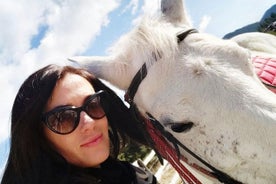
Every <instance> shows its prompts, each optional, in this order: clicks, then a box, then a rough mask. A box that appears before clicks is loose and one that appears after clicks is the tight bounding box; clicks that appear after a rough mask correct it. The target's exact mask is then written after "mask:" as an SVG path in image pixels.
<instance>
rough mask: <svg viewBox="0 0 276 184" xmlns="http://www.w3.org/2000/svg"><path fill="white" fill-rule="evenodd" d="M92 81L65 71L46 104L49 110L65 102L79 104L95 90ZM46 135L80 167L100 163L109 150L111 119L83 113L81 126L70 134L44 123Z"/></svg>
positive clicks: (95, 165)
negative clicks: (53, 129)
mask: <svg viewBox="0 0 276 184" xmlns="http://www.w3.org/2000/svg"><path fill="white" fill-rule="evenodd" d="M94 93H95V91H94V89H93V87H92V85H91V84H90V83H89V82H88V81H87V80H86V79H85V78H83V77H81V76H79V75H76V74H70V73H69V74H66V75H65V76H64V77H63V78H62V79H60V80H59V81H58V82H57V85H56V87H55V88H54V91H53V94H52V96H51V98H50V99H49V101H48V103H47V105H46V110H45V111H46V112H48V111H50V110H52V109H54V108H56V107H59V106H64V105H70V106H75V107H79V106H82V105H83V103H84V101H85V99H86V98H87V97H88V96H90V95H91V94H94ZM44 132H45V135H46V138H48V140H49V141H50V142H51V143H52V145H53V147H54V148H55V149H56V150H57V152H59V153H60V154H61V155H62V156H63V157H64V158H65V159H66V160H67V161H68V162H69V163H71V164H74V165H77V166H80V167H98V166H99V164H100V163H102V162H103V161H105V160H106V159H107V157H108V156H109V153H110V147H109V137H108V122H107V118H106V116H104V117H103V118H101V119H92V118H91V117H90V116H89V115H88V114H86V113H85V112H84V111H82V112H81V113H80V122H79V125H78V127H77V128H76V129H75V130H74V131H73V132H72V133H70V134H66V135H60V134H57V133H54V132H52V131H51V130H50V129H48V128H47V127H46V126H45V131H44Z"/></svg>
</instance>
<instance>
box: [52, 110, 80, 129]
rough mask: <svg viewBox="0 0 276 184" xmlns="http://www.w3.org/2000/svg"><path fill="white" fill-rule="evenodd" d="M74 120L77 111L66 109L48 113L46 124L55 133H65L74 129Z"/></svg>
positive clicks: (75, 119)
mask: <svg viewBox="0 0 276 184" xmlns="http://www.w3.org/2000/svg"><path fill="white" fill-rule="evenodd" d="M76 121H77V112H76V111H73V110H70V109H67V110H64V111H60V112H57V113H54V114H52V115H50V116H49V117H48V126H49V128H50V129H51V130H53V131H55V132H57V133H61V134H67V133H70V132H72V131H73V130H74V129H75V127H76Z"/></svg>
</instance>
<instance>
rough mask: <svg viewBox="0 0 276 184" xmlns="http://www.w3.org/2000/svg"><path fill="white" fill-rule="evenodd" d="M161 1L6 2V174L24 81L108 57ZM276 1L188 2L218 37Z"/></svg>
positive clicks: (0, 150)
mask: <svg viewBox="0 0 276 184" xmlns="http://www.w3.org/2000/svg"><path fill="white" fill-rule="evenodd" d="M160 1H161V0H150V1H149V0H148V1H146V0H144V1H142V0H130V1H127V0H101V1H91V0H82V1H74V0H41V1H37V0H22V1H17V0H9V1H4V0H2V1H0V27H1V29H0V73H1V77H0V85H1V90H0V104H1V108H0V118H1V121H0V122H1V123H0V173H1V171H2V169H3V164H4V162H5V160H6V158H7V154H8V149H9V145H8V137H9V126H10V122H9V121H10V111H11V107H12V102H13V100H14V97H15V95H16V92H17V90H18V88H19V86H20V85H21V83H22V82H23V80H24V79H25V78H26V77H27V76H28V75H30V74H31V73H32V72H34V71H35V70H37V69H38V68H40V67H42V66H44V65H47V64H50V63H56V64H68V62H67V60H66V58H68V57H70V56H74V55H105V54H106V49H107V48H108V47H109V46H111V44H112V43H113V42H115V41H116V40H117V39H118V38H119V37H120V36H121V35H122V34H124V33H126V32H128V31H129V30H130V29H131V28H132V27H133V26H134V25H135V22H137V19H138V18H139V16H141V15H142V14H143V13H144V12H146V13H147V14H153V13H154V12H155V11H157V10H158V8H159V3H160ZM274 4H275V0H264V1H260V0H232V1H221V0H213V1H203V0H186V1H185V8H186V10H187V13H188V15H189V18H190V20H191V22H192V24H193V26H194V27H195V28H197V29H199V30H200V31H202V32H206V33H210V34H213V35H215V36H218V37H223V36H224V35H225V34H227V33H229V32H232V31H234V30H235V29H238V28H240V27H243V26H245V25H247V24H250V23H254V22H256V21H258V20H260V19H261V17H262V15H263V14H264V12H265V11H266V10H267V9H268V8H270V7H271V6H272V5H274Z"/></svg>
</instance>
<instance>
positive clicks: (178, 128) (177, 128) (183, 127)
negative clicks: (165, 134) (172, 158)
mask: <svg viewBox="0 0 276 184" xmlns="http://www.w3.org/2000/svg"><path fill="white" fill-rule="evenodd" d="M193 125H194V123H193V122H185V123H175V124H173V125H171V129H172V131H174V132H177V133H181V132H185V131H188V130H190V129H191V128H192V127H193Z"/></svg>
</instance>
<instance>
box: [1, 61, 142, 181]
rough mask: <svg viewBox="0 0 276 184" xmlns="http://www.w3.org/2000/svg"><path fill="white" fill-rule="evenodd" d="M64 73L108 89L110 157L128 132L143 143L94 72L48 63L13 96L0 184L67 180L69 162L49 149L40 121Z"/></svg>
mask: <svg viewBox="0 0 276 184" xmlns="http://www.w3.org/2000/svg"><path fill="white" fill-rule="evenodd" d="M66 73H73V74H77V75H80V76H82V77H84V78H85V79H87V80H88V81H89V82H90V83H91V85H92V86H93V88H94V89H95V91H99V90H105V91H106V92H108V94H109V96H110V99H111V100H110V105H111V108H110V109H111V110H110V111H109V113H108V114H107V118H108V122H109V126H110V133H109V135H110V140H111V145H112V149H111V157H113V158H116V157H117V155H118V153H119V150H120V146H121V143H122V140H123V139H124V137H125V136H127V135H128V136H130V137H133V138H136V139H137V140H138V141H140V142H143V143H145V142H146V141H145V140H144V138H143V137H142V135H141V134H139V132H137V129H136V128H135V127H134V128H130V126H131V124H133V125H134V124H135V123H136V122H135V120H134V119H132V117H131V115H130V113H129V112H128V108H127V107H126V106H125V105H124V104H123V103H122V101H121V99H120V98H119V97H118V96H117V95H116V94H115V93H114V92H113V91H112V90H111V89H110V88H108V87H107V86H106V85H104V84H103V83H102V82H101V81H100V80H99V79H97V78H96V77H95V76H93V74H91V73H89V72H87V71H86V70H83V69H77V68H74V67H70V66H57V65H48V66H46V67H44V68H42V69H40V70H38V71H37V72H35V73H33V74H32V75H30V76H29V77H28V78H27V79H26V80H25V81H24V83H23V84H22V86H21V87H20V89H19V91H18V93H17V95H16V98H15V101H14V104H13V107H12V114H11V148H10V153H9V158H8V161H7V165H6V169H5V172H4V175H3V178H2V181H1V184H15V183H28V184H31V183H51V182H53V181H57V180H59V181H61V180H63V179H62V178H64V179H65V180H66V178H67V176H66V175H68V173H69V170H70V164H69V163H67V162H66V161H65V159H64V158H63V157H62V156H61V155H59V154H58V153H57V152H56V151H55V150H53V149H52V148H51V146H50V145H49V143H48V141H47V140H46V138H45V136H44V133H43V124H42V123H41V115H42V112H43V109H44V108H45V106H46V103H47V101H48V99H49V98H50V96H51V95H52V92H53V89H54V87H55V85H56V83H57V81H58V80H60V79H61V78H63V76H64V75H65V74H66ZM132 130H133V131H132ZM65 171H68V172H65ZM65 180H64V182H65V183H66V181H65Z"/></svg>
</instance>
